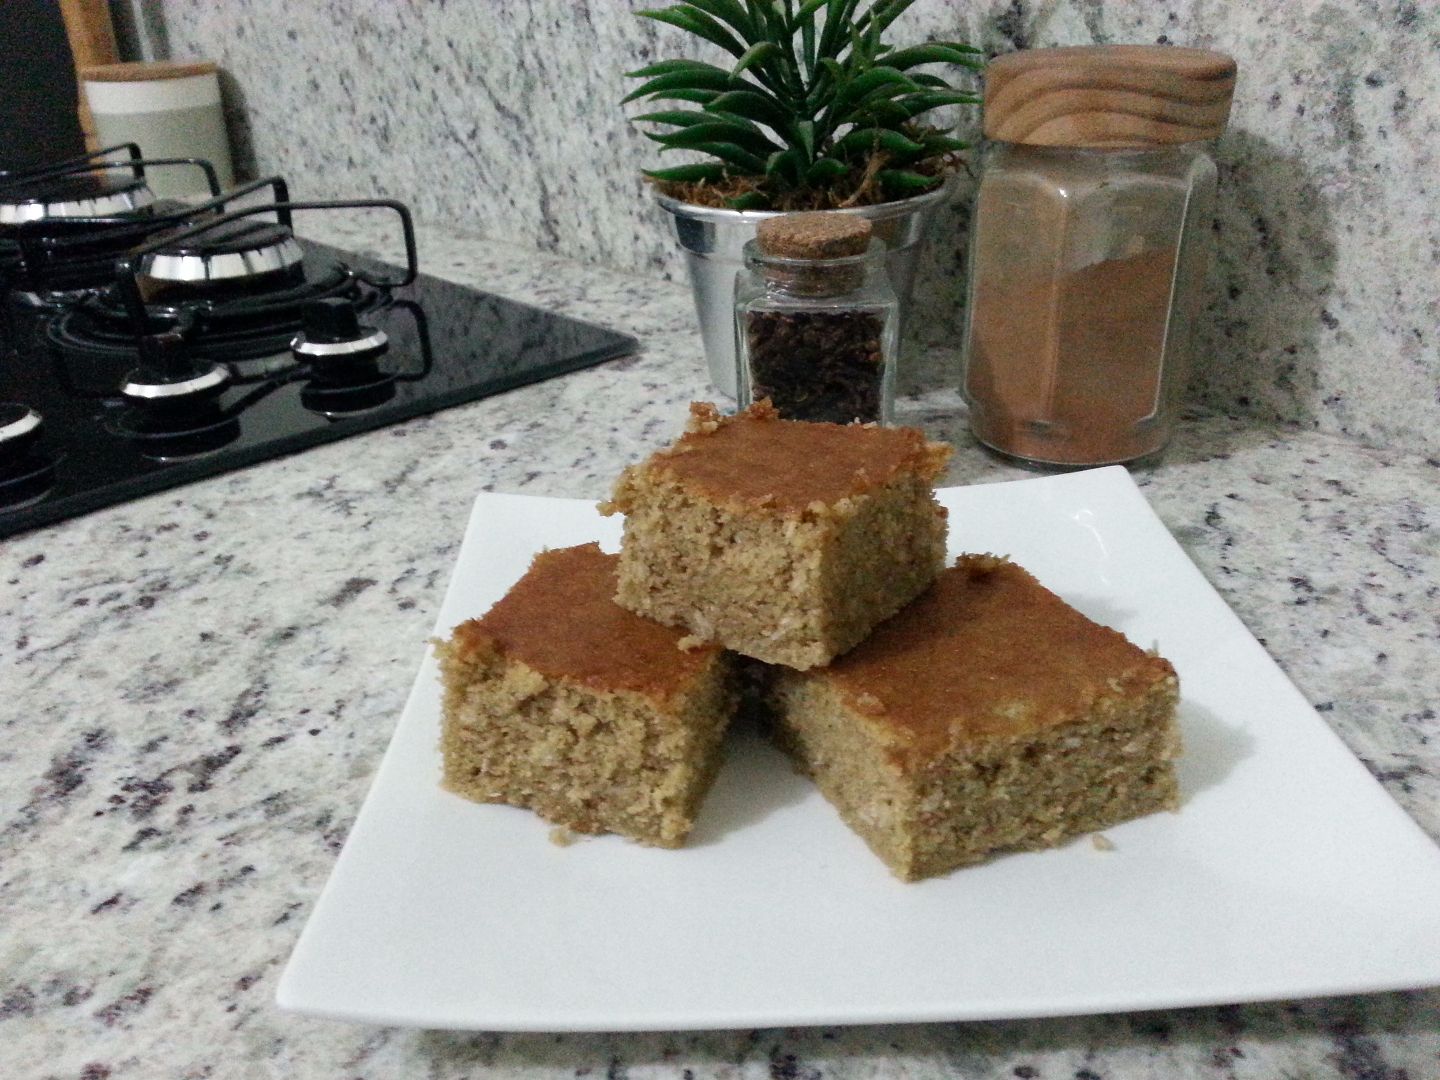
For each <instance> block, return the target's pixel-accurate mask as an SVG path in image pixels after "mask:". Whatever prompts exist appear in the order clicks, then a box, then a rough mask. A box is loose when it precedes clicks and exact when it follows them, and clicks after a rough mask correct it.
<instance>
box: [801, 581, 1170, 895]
mask: <svg viewBox="0 0 1440 1080" xmlns="http://www.w3.org/2000/svg"><path fill="white" fill-rule="evenodd" d="M776 680H777V681H776V686H775V688H774V695H775V704H776V712H777V714H778V716H777V719H778V724H779V736H780V739H781V742H782V743H783V745H784V746H785V747H786V749H787V750H788V751H789V752H790V754H791V755H792V756H793V757H794V759H795V761H796V763H797V765H798V766H799V768H800V769H801V771H803V772H805V773H807V774H809V775H810V776H812V777H813V778H814V779H815V782H816V784H817V785H818V786H819V788H820V790H821V791H822V792H823V793H824V794H825V796H826V798H828V799H829V800H830V802H831V803H833V804H834V805H835V807H836V808H837V809H838V810H839V812H840V816H841V817H842V818H843V819H844V820H845V822H846V823H847V824H848V825H849V826H850V827H851V828H852V829H854V830H855V831H856V832H857V833H859V834H860V836H861V837H863V838H864V840H865V841H866V843H868V844H869V845H870V847H871V848H872V849H873V850H874V851H875V853H876V854H877V855H879V856H880V858H881V859H883V860H884V861H885V862H886V864H888V865H889V867H890V869H891V870H892V871H894V873H895V874H896V875H897V876H898V877H900V878H902V879H904V880H907V881H914V880H916V879H919V878H924V877H931V876H933V875H936V874H943V873H945V872H947V871H949V870H952V869H954V868H955V867H958V866H964V865H965V864H967V863H973V862H976V861H978V860H980V859H983V858H985V857H986V856H987V855H990V854H991V853H993V852H998V851H1006V850H1015V849H1026V848H1040V847H1048V846H1051V845H1054V844H1057V843H1059V842H1060V841H1062V840H1064V839H1065V838H1067V837H1070V836H1073V835H1075V834H1077V833H1084V832H1089V831H1091V830H1094V829H1100V828H1104V827H1106V826H1110V825H1114V824H1116V823H1118V822H1121V821H1126V820H1128V819H1130V818H1134V817H1138V816H1140V815H1142V814H1149V813H1152V812H1154V811H1156V810H1162V809H1168V808H1173V807H1174V806H1175V805H1176V802H1177V798H1178V796H1177V788H1176V781H1175V770H1174V767H1173V761H1174V759H1175V757H1176V756H1177V755H1178V754H1179V750H1180V739H1179V732H1178V730H1177V727H1176V723H1175V706H1176V701H1177V697H1178V683H1177V681H1176V678H1175V670H1174V668H1172V667H1171V666H1170V663H1169V661H1167V660H1164V659H1162V658H1160V657H1158V656H1155V655H1152V654H1150V653H1146V652H1143V651H1142V650H1140V649H1138V648H1136V647H1135V646H1134V645H1132V644H1131V643H1130V642H1129V641H1127V640H1126V639H1125V637H1124V635H1122V634H1120V633H1118V632H1117V631H1115V630H1111V629H1109V628H1108V627H1104V626H1100V625H1098V624H1096V623H1093V622H1091V621H1090V620H1089V619H1087V618H1086V617H1085V616H1083V615H1081V614H1080V613H1079V612H1078V611H1076V610H1075V609H1074V608H1072V607H1070V606H1069V605H1067V604H1066V603H1065V602H1064V601H1063V600H1061V599H1060V598H1059V597H1058V596H1056V595H1055V594H1054V593H1052V592H1050V591H1049V590H1047V589H1046V588H1044V587H1043V586H1042V585H1041V584H1040V583H1039V582H1038V581H1036V580H1035V579H1034V578H1033V577H1031V576H1030V574H1029V573H1027V572H1026V571H1025V570H1023V569H1021V568H1020V567H1019V566H1016V565H1015V564H1014V563H1011V562H1008V561H1006V560H1004V559H1000V558H996V557H994V556H989V555H966V556H962V557H961V558H960V559H959V560H958V561H957V562H956V564H955V566H953V567H951V568H950V569H947V570H946V571H945V572H944V573H943V574H941V575H940V577H939V578H938V579H937V580H936V582H935V584H934V585H933V586H932V587H931V588H930V589H929V590H928V591H927V592H926V593H925V594H924V595H923V596H922V597H920V599H919V600H917V601H916V602H915V603H913V604H911V605H910V606H909V607H907V608H906V609H905V610H904V611H902V612H901V613H900V614H899V615H897V616H896V617H895V618H893V619H891V620H890V621H888V622H886V623H885V624H884V625H883V626H881V627H880V628H879V629H878V630H876V632H875V633H874V634H873V635H871V636H870V638H869V639H868V640H867V641H865V642H864V644H862V645H860V646H859V647H858V648H856V649H855V650H854V651H852V652H850V653H848V654H847V655H845V656H844V657H842V658H841V659H840V660H838V661H836V662H835V664H834V665H833V666H831V667H830V668H828V669H825V670H822V671H814V672H807V673H804V674H800V673H797V672H791V671H779V672H777V675H776Z"/></svg>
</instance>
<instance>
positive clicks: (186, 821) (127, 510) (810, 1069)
mask: <svg viewBox="0 0 1440 1080" xmlns="http://www.w3.org/2000/svg"><path fill="white" fill-rule="evenodd" d="M322 238H326V239H332V240H341V241H343V240H344V239H345V235H344V234H343V233H329V234H326V235H325V236H324V237H322ZM421 241H422V253H423V257H424V260H425V262H426V264H427V266H428V267H429V268H430V269H431V270H432V271H434V272H437V273H440V274H443V275H445V276H449V277H453V278H455V279H457V280H462V281H467V282H470V283H479V284H484V285H486V286H488V287H490V288H492V289H494V290H496V291H499V292H502V293H504V294H506V295H509V296H512V297H515V298H517V299H521V300H527V301H531V302H535V303H540V304H543V305H545V306H547V307H550V308H553V309H556V310H562V311H565V312H568V313H570V314H573V315H576V316H579V317H583V318H589V319H592V320H594V321H597V322H601V323H605V324H608V325H612V326H615V327H617V328H624V329H627V330H629V331H631V332H633V333H635V334H637V335H638V336H639V337H640V339H641V340H642V341H643V343H644V346H645V350H644V352H643V353H642V354H641V355H639V356H638V357H634V358H629V359H624V360H620V361H616V362H612V363H610V364H607V365H605V366H602V367H600V368H596V369H592V370H589V371H585V372H581V373H577V374H575V375H572V376H568V377H565V378H563V379H560V380H557V381H552V382H548V383H544V384H541V385H538V386H534V387H530V388H527V389H522V390H518V391H515V392H512V393H509V394H506V395H503V396H500V397H496V398H491V399H489V400H487V401H483V402H479V403H475V404H472V405H467V406H464V407H461V408H457V409H454V410H451V411H449V412H446V413H443V414H439V415H436V416H433V417H430V418H428V419H422V420H418V421H414V422H411V423H408V424H405V425H403V426H399V427H394V428H389V429H386V430H383V431H379V432H375V433H372V434H368V435H364V436H361V437H358V438H354V439H351V440H348V441H345V442H342V443H338V444H334V445H331V446H326V447H321V448H318V449H314V450H310V451H307V452H305V453H303V454H300V455H298V456H296V457H293V458H289V459H285V460H282V461H275V462H270V463H268V464H263V465H260V466H257V467H255V468H251V469H247V470H245V471H243V472H239V473H234V474H231V475H228V476H224V477H220V478H217V479H213V480H208V481H204V482H202V483H199V484H195V485H193V486H190V487H187V488H184V489H180V490H177V491H172V492H167V493H164V494H161V495H156V496H153V497H150V498H146V499H142V500H140V501H137V502H134V503H131V504H128V505H126V506H122V507H117V508H113V509H109V510H105V511H101V512H99V513H96V514H92V515H90V516H89V517H85V518H82V519H79V520H76V521H73V522H70V523H68V524H64V525H60V526H57V527H52V528H47V529H43V530H39V531H36V532H32V533H29V534H25V535H22V536H19V537H16V538H14V539H11V540H9V541H6V542H5V544H4V545H3V546H0V689H3V693H0V733H3V737H0V776H3V778H4V779H3V780H0V1076H3V1077H5V1078H6V1080H9V1078H11V1077H16V1078H24V1080H32V1078H34V1080H40V1078H52V1077H53V1078H58V1080H72V1078H85V1080H100V1078H110V1080H151V1078H154V1077H157V1076H165V1077H215V1078H220V1077H224V1078H231V1077H245V1078H248V1077H287V1078H307V1080H308V1078H327V1080H328V1078H336V1077H345V1078H350V1077H364V1078H366V1080H378V1078H388V1077H397V1078H398V1077H405V1078H412V1077H432V1078H451V1077H454V1078H459V1077H466V1076H469V1077H475V1076H479V1075H497V1076H502V1077H545V1078H550V1077H556V1078H558V1077H562V1076H566V1077H568V1076H575V1075H588V1076H597V1077H598V1076H612V1077H630V1078H636V1080H638V1078H641V1077H696V1078H702V1077H745V1078H749V1077H756V1078H761V1077H771V1078H822V1077H823V1078H826V1080H859V1078H870V1077H876V1078H878V1077H894V1076H909V1077H914V1078H918V1080H928V1078H932V1077H934V1078H938V1077H942V1076H943V1077H967V1078H968V1077H977V1078H978V1077H992V1076H993V1077H1017V1078H1026V1080H1097V1078H1104V1080H1119V1078H1126V1077H1150V1076H1154V1077H1166V1078H1199V1080H1230V1078H1237V1077H1238V1078H1250V1077H1254V1078H1273V1077H1279V1076H1289V1077H1306V1078H1313V1077H1332V1076H1333V1077H1345V1078H1349V1080H1402V1078H1408V1080H1420V1078H1423V1077H1432V1076H1435V1075H1437V1074H1440V992H1437V991H1419V992H1412V993H1396V994H1382V995H1375V996H1369V997H1355V998H1342V999H1331V1000H1324V1001H1310V1002H1293V1003H1281V1004H1268V1005H1259V1006H1227V1007H1220V1008H1209V1009H1195V1010H1188V1011H1170V1012H1158V1013H1146V1014H1136V1015H1122V1016H1102V1017H1090V1018H1081V1019H1061V1020H1044V1021H1025V1022H1012V1023H981V1024H926V1025H906V1026H890V1027H858V1028H839V1029H801V1030H757V1031H722V1032H708V1033H671V1034H655V1035H575V1036H545V1035H523V1036H515V1035H500V1034H493V1033H481V1034H474V1035H455V1034H438V1033H427V1032H417V1031H408V1030H394V1029H383V1028H373V1027H361V1026H351V1025H347V1024H338V1023H328V1022H323V1021H319V1020H311V1019H304V1018H299V1017H295V1016H291V1015H287V1014H284V1013H281V1012H279V1011H278V1010H277V1009H276V1008H275V1006H274V1003H273V995H274V990H275V983H276V980H277V978H278V976H279V972H280V969H281V968H282V966H283V965H284V963H285V960H286V958H287V957H288V955H289V952H290V950H291V948H292V947H293V945H294V943H295V939H296V936H297V935H298V934H299V931H300V928H301V926H302V925H303V923H304V921H305V918H306V916H307V914H308V913H309V911H310V909H311V907H312V905H313V904H314V901H315V898H316V896H317V894H318V892H319V890H320V888H321V886H322V885H323V883H324V881H325V879H326V877H327V875H328V873H329V871H330V869H331V867H332V865H333V864H334V861H335V857H336V854H337V853H338V851H339V850H340V847H341V845H342V844H343V842H344V839H345V836H346V833H347V830H348V829H349V827H350V824H351V822H352V821H353V820H354V816H355V814H356V812H357V810H358V809H359V806H360V804H361V801H362V800H363V798H364V795H365V791H366V788H367V786H368V784H369V781H370V777H371V776H372V774H373V772H374V770H375V767H376V765H377V764H378V762H379V760H380V757H381V755H382V753H383V752H384V748H385V745H386V742H387V740H388V739H389V737H390V733H391V731H392V730H393V726H394V724H395V722H396V720H397V718H398V716H399V713H400V710H401V708H402V705H403V702H404V699H405V696H406V694H407V692H408V691H409V688H410V685H411V682H412V680H413V678H414V675H415V671H416V667H417V665H418V663H419V660H420V657H421V653H422V649H423V641H424V639H425V636H426V635H427V634H428V632H429V630H430V627H431V623H432V620H433V617H434V612H435V610H436V607H437V605H438V604H439V602H440V599H441V596H442V593H443V591H444V588H445V585H446V582H447V580H448V578H449V575H450V572H451V568H452V565H453V560H454V557H455V554H456V550H457V548H458V545H459V543H460V539H461V535H462V532H463V529H464V526H465V521H466V517H467V514H468V512H469V507H470V503H471V499H472V497H473V495H474V493H475V492H476V491H478V490H482V489H484V490H490V489H494V490H502V491H519V492H532V493H535V494H546V495H566V496H583V497H595V496H599V495H601V494H603V493H604V492H605V491H606V489H607V487H608V484H609V482H610V480H611V479H612V477H613V475H614V474H615V472H616V471H617V470H618V469H619V468H620V467H621V466H622V465H624V464H626V463H627V462H630V461H633V460H635V459H637V458H639V457H640V456H642V455H643V454H645V453H647V452H648V451H649V450H651V449H653V448H654V447H656V446H659V445H661V444H663V443H665V442H667V441H668V440H669V439H671V438H672V437H673V436H674V435H675V434H676V432H677V431H678V429H679V427H680V425H681V423H682V422H683V414H684V405H685V403H686V402H687V401H689V400H690V399H691V398H693V397H697V396H701V395H703V393H704V384H703V378H702V376H701V366H702V365H701V360H700V356H699V348H698V343H697V342H696V340H695V338H694V335H693V333H692V331H691V324H690V312H689V300H688V296H687V295H686V291H685V290H684V289H683V288H682V287H680V286H678V285H672V286H661V287H659V288H657V287H655V286H654V285H653V284H652V283H651V282H650V281H648V280H647V279H645V278H643V277H638V276H624V275H620V274H616V273H613V272H609V271H602V270H596V269H589V268H584V267H580V266H576V265H573V264H568V263H565V262H562V261H560V260H559V259H556V258H553V257H548V256H535V255H533V254H529V253H526V252H524V251H521V250H518V249H497V248H494V247H493V246H491V245H487V244H485V243H483V242H480V241H476V240H471V239H467V238H465V237H464V236H463V234H457V233H454V232H452V231H448V230H447V231H445V232H443V233H442V232H441V231H438V230H426V231H424V232H423V233H422V236H421ZM902 416H903V417H904V418H906V419H908V420H910V421H912V422H915V423H919V424H921V425H923V426H924V427H925V428H926V429H927V430H928V431H930V432H931V433H932V434H933V435H935V436H938V437H943V438H948V439H952V440H954V441H955V442H956V444H957V446H958V452H957V454H956V457H955V459H954V465H953V468H952V470H951V474H950V476H949V477H948V482H950V483H969V482H975V483H984V482H990V481H993V480H1000V479H1010V478H1014V477H1016V476H1017V475H1020V474H1018V473H1017V472H1016V471H1015V470H1013V469H1008V468H1004V467H1001V466H999V465H997V464H995V463H994V462H992V461H991V460H990V459H989V458H987V457H985V456H984V455H982V453H981V452H980V451H979V450H977V449H976V448H975V447H974V446H973V444H971V443H970V442H969V441H968V439H967V437H966V436H965V435H964V431H963V421H962V420H961V419H960V418H959V417H958V415H957V411H956V403H955V401H954V400H953V398H950V397H947V396H946V395H944V394H935V395H930V396H928V397H926V398H925V399H923V400H918V401H917V400H912V401H909V402H907V403H905V405H904V406H903V408H902ZM1140 479H1141V482H1142V484H1143V486H1144V490H1145V493H1146V495H1147V497H1148V498H1149V499H1150V500H1151V501H1152V503H1153V504H1154V506H1155V507H1156V509H1157V511H1158V512H1159V514H1160V516H1161V517H1162V518H1163V519H1164V520H1165V522H1166V523H1167V525H1168V526H1169V527H1170V529H1171V530H1172V531H1173V532H1174V533H1175V535H1176V536H1177V537H1178V538H1179V539H1180V542H1181V543H1182V544H1183V546H1184V547H1185V549H1186V550H1187V551H1188V552H1189V554H1190V555H1191V557H1192V558H1194V559H1195V561H1196V562H1197V563H1198V565H1199V566H1200V567H1201V569H1202V570H1203V571H1204V573H1205V574H1206V576H1207V577H1208V578H1209V579H1210V580H1211V581H1212V582H1214V583H1215V585H1216V586H1217V587H1218V588H1219V590H1220V591H1221V593H1222V594H1223V595H1224V596H1225V598H1226V599H1227V600H1228V601H1229V602H1230V603H1231V604H1232V605H1233V606H1234V608H1235V609H1236V610H1237V611H1238V612H1239V614H1240V616H1241V617H1242V618H1243V620H1244V621H1245V623H1246V624H1247V625H1248V626H1249V627H1250V628H1251V629H1252V630H1253V631H1254V632H1255V633H1256V634H1257V635H1258V636H1259V637H1260V638H1261V639H1262V640H1263V641H1264V642H1265V643H1266V645H1267V647H1268V648H1269V649H1270V651H1271V652H1272V653H1273V654H1274V655H1275V656H1276V658H1277V659H1278V660H1279V661H1280V663H1281V665H1282V666H1283V667H1284V668H1285V670H1286V671H1287V672H1288V673H1289V674H1290V675H1291V677H1292V678H1293V679H1294V680H1295V681H1296V682H1297V683H1298V685H1299V686H1300V687H1301V689H1302V690H1303V692H1304V693H1305V695H1306V696H1307V697H1308V698H1309V699H1310V700H1311V701H1312V702H1314V703H1315V704H1316V705H1317V707H1318V708H1319V709H1320V710H1321V712H1322V714H1323V716H1324V718H1325V720H1326V721H1327V722H1329V723H1330V724H1332V725H1333V727H1334V729H1335V730H1336V731H1337V732H1338V733H1339V734H1340V736H1341V737H1342V738H1343V739H1344V740H1345V741H1346V743H1347V744H1348V745H1349V746H1350V747H1351V748H1352V749H1353V750H1354V751H1355V752H1356V753H1357V754H1359V755H1360V756H1361V757H1362V758H1363V760H1364V761H1365V763H1366V765H1367V766H1368V767H1369V768H1370V769H1371V771H1372V772H1373V773H1374V774H1375V775H1376V776H1377V777H1378V778H1379V779H1380V781H1381V782H1382V783H1383V784H1384V786H1385V788H1386V789H1387V790H1388V791H1389V792H1390V794H1391V795H1393V796H1394V798H1395V799H1396V800H1397V801H1398V802H1399V803H1400V804H1401V805H1402V806H1403V807H1404V808H1405V809H1406V810H1407V811H1408V812H1409V813H1410V814H1411V815H1413V816H1414V817H1415V819H1416V820H1417V821H1419V822H1420V824H1421V825H1422V826H1423V827H1424V828H1425V829H1426V830H1427V831H1428V832H1429V834H1430V835H1431V836H1440V749H1437V748H1440V721H1437V718H1436V713H1435V708H1436V701H1437V699H1440V674H1437V668H1436V665H1435V656H1436V644H1437V639H1440V597H1437V584H1436V583H1437V582H1440V539H1437V538H1440V530H1437V525H1436V521H1435V512H1436V507H1435V498H1434V494H1435V491H1436V490H1437V482H1440V461H1437V460H1436V459H1434V458H1425V457H1423V456H1416V455H1407V454H1403V453H1400V452H1397V451H1381V450H1374V449H1367V448H1365V447H1363V446H1361V445H1359V444H1357V443H1355V442H1351V441H1346V440H1343V439H1340V438H1336V437H1334V436H1330V435H1326V434H1319V433H1313V432H1305V431H1302V430H1300V429H1298V428H1296V427H1275V426H1266V425H1260V424H1257V423H1256V422H1255V421H1253V420H1244V419H1234V418H1230V417H1226V416H1221V415H1212V416H1208V417H1196V418H1193V419H1191V420H1189V421H1187V422H1186V423H1185V424H1184V425H1183V427H1182V430H1181V432H1180V435H1179V438H1178V441H1177V443H1176V444H1175V446H1174V447H1173V449H1172V451H1171V452H1170V454H1169V455H1168V457H1167V459H1166V461H1165V462H1164V463H1163V464H1162V465H1161V466H1160V467H1158V468H1157V469H1155V470H1154V471H1153V472H1149V473H1146V474H1144V475H1142V476H1141V478H1140ZM1036 974H1037V977H1038V978H1043V976H1044V973H1043V972H1037V973H1036Z"/></svg>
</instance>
